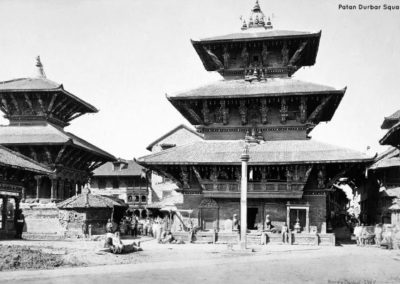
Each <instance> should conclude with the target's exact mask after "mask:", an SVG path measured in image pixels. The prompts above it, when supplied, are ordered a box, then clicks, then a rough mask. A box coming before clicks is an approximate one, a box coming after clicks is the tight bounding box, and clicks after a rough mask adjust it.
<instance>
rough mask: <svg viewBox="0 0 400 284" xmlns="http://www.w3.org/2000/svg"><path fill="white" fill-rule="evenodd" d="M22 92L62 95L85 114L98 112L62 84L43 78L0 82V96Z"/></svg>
mask: <svg viewBox="0 0 400 284" xmlns="http://www.w3.org/2000/svg"><path fill="white" fill-rule="evenodd" d="M24 92H46V93H51V94H56V93H62V94H64V95H65V96H67V97H69V98H70V99H72V100H74V101H75V102H77V103H79V104H81V105H82V106H83V107H85V109H86V112H90V113H94V112H98V110H97V109H96V108H95V107H94V106H92V105H91V104H89V103H87V102H85V101H84V100H82V99H80V98H79V97H77V96H75V95H73V94H71V93H70V92H68V91H66V90H65V89H64V86H63V85H62V84H59V83H56V82H53V81H51V80H49V79H47V78H45V77H38V78H18V79H13V80H9V81H1V82H0V94H1V93H13V94H14V95H18V94H19V93H20V94H23V93H24Z"/></svg>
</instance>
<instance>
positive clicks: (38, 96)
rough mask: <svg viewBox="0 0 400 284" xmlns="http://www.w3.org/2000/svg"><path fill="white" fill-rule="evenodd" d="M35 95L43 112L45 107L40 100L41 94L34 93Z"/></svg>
mask: <svg viewBox="0 0 400 284" xmlns="http://www.w3.org/2000/svg"><path fill="white" fill-rule="evenodd" d="M36 97H37V101H38V103H39V106H40V109H41V110H42V112H43V113H45V112H46V109H45V107H44V103H43V100H42V95H41V94H36Z"/></svg>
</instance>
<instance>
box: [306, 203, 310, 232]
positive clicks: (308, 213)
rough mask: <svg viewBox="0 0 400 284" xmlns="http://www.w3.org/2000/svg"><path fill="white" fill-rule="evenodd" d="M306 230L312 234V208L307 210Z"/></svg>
mask: <svg viewBox="0 0 400 284" xmlns="http://www.w3.org/2000/svg"><path fill="white" fill-rule="evenodd" d="M306 230H307V233H309V232H310V207H307V208H306Z"/></svg>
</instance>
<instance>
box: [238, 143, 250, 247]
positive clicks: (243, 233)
mask: <svg viewBox="0 0 400 284" xmlns="http://www.w3.org/2000/svg"><path fill="white" fill-rule="evenodd" d="M240 160H241V161H242V180H241V185H240V248H241V249H246V247H247V163H248V162H249V160H250V156H249V148H248V146H247V145H245V147H244V151H243V153H242V155H241V157H240Z"/></svg>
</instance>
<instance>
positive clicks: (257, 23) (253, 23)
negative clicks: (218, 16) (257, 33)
mask: <svg viewBox="0 0 400 284" xmlns="http://www.w3.org/2000/svg"><path fill="white" fill-rule="evenodd" d="M264 19H265V15H264V13H263V11H262V10H261V7H260V4H259V3H258V0H256V3H255V4H254V7H253V9H251V14H250V17H249V20H248V24H247V26H245V25H242V30H247V29H251V28H264V29H272V24H271V21H270V20H269V18H268V22H265V20H264Z"/></svg>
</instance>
